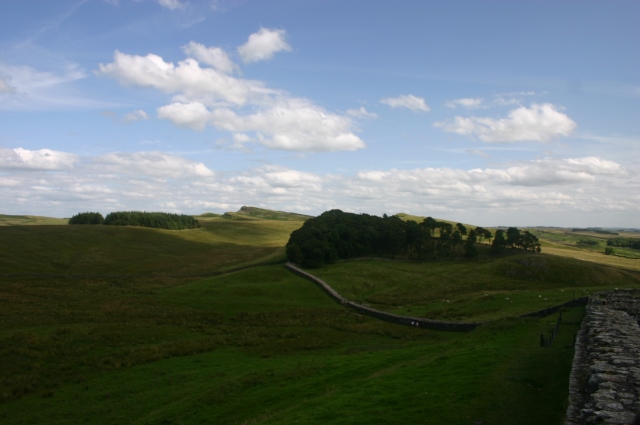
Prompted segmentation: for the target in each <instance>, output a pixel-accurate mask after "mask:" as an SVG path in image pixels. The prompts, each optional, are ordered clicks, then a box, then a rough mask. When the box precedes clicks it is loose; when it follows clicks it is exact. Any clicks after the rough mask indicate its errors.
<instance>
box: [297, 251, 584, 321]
mask: <svg viewBox="0 0 640 425" xmlns="http://www.w3.org/2000/svg"><path fill="white" fill-rule="evenodd" d="M285 267H286V268H288V269H289V270H291V271H292V272H293V273H295V274H297V275H298V276H301V277H303V278H305V279H308V280H310V281H311V282H313V283H315V284H316V285H318V286H319V287H320V288H321V289H322V290H323V291H324V292H325V293H327V295H329V296H330V297H331V298H332V299H333V300H334V301H336V302H337V303H340V304H342V305H344V306H345V307H349V308H351V309H352V310H355V311H357V312H358V313H360V314H364V315H367V316H371V317H375V318H377V319H380V320H385V321H387V322H392V323H398V324H401V325H408V326H416V327H420V328H424V329H431V330H436V331H454V332H467V331H470V330H473V329H475V328H476V327H478V326H479V325H481V324H483V323H485V322H447V321H443V320H431V319H425V318H422V317H410V316H400V315H398V314H393V313H387V312H384V311H380V310H376V309H373V308H371V307H368V306H365V305H362V304H358V303H354V302H353V301H349V300H347V299H346V298H344V297H342V295H340V294H339V293H338V292H336V291H335V290H334V289H333V288H332V287H331V286H329V285H328V284H327V283H326V282H325V281H323V280H322V279H320V278H318V277H316V276H314V275H312V274H310V273H307V272H305V271H304V270H302V269H300V268H298V267H296V266H295V265H294V264H293V263H287V264H285ZM586 302H587V298H586V297H585V298H579V299H575V300H572V301H569V302H567V303H564V304H561V305H556V306H553V307H549V308H545V309H544V310H540V311H535V312H533V313H528V314H525V315H523V316H522V317H530V316H531V317H544V316H548V315H550V314H553V313H555V312H557V311H559V310H560V309H561V308H563V307H575V306H578V305H585V304H586Z"/></svg>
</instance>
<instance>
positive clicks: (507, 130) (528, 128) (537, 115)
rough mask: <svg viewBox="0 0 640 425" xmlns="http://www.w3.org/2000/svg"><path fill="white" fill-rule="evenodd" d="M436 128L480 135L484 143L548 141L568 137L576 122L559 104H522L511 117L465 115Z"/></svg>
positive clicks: (436, 124)
mask: <svg viewBox="0 0 640 425" xmlns="http://www.w3.org/2000/svg"><path fill="white" fill-rule="evenodd" d="M434 126H435V127H439V128H442V129H443V130H444V131H447V132H451V133H457V134H461V135H465V136H476V137H478V138H479V139H480V140H482V141H483V142H488V143H494V142H517V141H534V142H547V141H549V140H551V139H553V138H555V137H560V136H568V135H570V134H571V133H572V132H573V130H575V128H576V123H575V122H573V120H571V118H569V117H568V116H567V115H566V114H564V113H563V112H560V110H559V108H557V107H556V106H554V105H552V104H549V103H543V104H535V103H534V104H532V105H531V107H530V108H526V107H520V108H517V109H514V110H512V111H511V112H509V115H508V116H507V118H502V119H493V118H486V117H470V118H465V117H461V116H457V117H455V118H454V120H453V121H449V122H445V121H442V122H436V123H434Z"/></svg>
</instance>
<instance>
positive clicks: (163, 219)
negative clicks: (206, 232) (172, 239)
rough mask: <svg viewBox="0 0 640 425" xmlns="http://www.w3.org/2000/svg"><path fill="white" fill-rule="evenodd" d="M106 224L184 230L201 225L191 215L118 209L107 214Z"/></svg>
mask: <svg viewBox="0 0 640 425" xmlns="http://www.w3.org/2000/svg"><path fill="white" fill-rule="evenodd" d="M104 224H106V225H111V226H142V227H153V228H155V229H167V230H183V229H195V228H198V227H200V223H199V222H198V220H196V219H195V218H193V217H192V216H190V215H185V214H171V213H163V212H141V211H117V212H112V213H109V214H107V216H106V217H105V218H104Z"/></svg>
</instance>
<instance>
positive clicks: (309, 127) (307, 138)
mask: <svg viewBox="0 0 640 425" xmlns="http://www.w3.org/2000/svg"><path fill="white" fill-rule="evenodd" d="M158 117H159V118H164V119H168V120H170V121H171V122H173V123H174V124H176V125H181V126H185V127H189V128H192V129H194V130H198V131H202V130H203V129H204V128H205V126H206V125H207V124H210V125H214V126H215V127H217V128H218V129H222V130H226V131H229V132H232V133H246V132H255V133H256V135H255V140H257V141H258V142H259V143H261V144H262V145H264V146H266V147H268V148H271V149H279V150H290V151H309V152H323V151H334V150H347V151H351V150H357V149H361V148H364V147H365V146H366V145H365V143H364V142H363V141H362V140H361V139H360V138H359V137H358V136H356V135H355V134H353V132H352V131H351V126H352V123H351V121H350V120H349V119H348V118H346V117H342V116H339V115H336V114H332V113H330V112H327V111H325V110H323V109H322V108H320V107H318V106H316V105H314V104H312V103H311V102H309V101H308V100H306V99H296V98H282V99H279V101H278V102H277V103H276V104H274V105H272V106H270V107H265V108H262V109H260V110H258V111H257V112H254V113H252V114H247V115H241V114H237V113H236V112H234V111H232V110H230V109H226V108H218V109H214V110H213V111H209V110H208V109H207V108H206V106H204V105H203V104H201V103H198V102H192V103H187V104H185V103H172V104H170V105H166V106H162V107H160V108H158Z"/></svg>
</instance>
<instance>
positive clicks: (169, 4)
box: [157, 0, 185, 10]
mask: <svg viewBox="0 0 640 425" xmlns="http://www.w3.org/2000/svg"><path fill="white" fill-rule="evenodd" d="M157 1H158V4H159V5H160V6H162V7H164V8H165V9H169V10H176V9H184V7H185V4H184V3H181V2H180V0H157Z"/></svg>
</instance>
